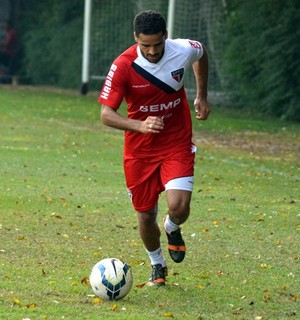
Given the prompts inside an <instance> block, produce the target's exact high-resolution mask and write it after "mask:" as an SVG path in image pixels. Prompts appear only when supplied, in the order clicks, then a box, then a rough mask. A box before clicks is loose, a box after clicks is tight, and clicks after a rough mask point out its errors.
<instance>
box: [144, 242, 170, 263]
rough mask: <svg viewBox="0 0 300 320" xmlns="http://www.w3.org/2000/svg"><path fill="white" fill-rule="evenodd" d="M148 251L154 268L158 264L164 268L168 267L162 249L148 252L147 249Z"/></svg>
mask: <svg viewBox="0 0 300 320" xmlns="http://www.w3.org/2000/svg"><path fill="white" fill-rule="evenodd" d="M146 251H147V253H148V255H149V258H150V261H151V265H152V266H154V265H156V264H161V265H162V267H165V266H166V265H167V264H166V260H165V258H164V255H163V253H162V250H161V247H159V248H158V249H157V250H155V251H148V250H147V249H146Z"/></svg>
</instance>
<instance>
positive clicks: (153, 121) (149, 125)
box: [142, 116, 164, 133]
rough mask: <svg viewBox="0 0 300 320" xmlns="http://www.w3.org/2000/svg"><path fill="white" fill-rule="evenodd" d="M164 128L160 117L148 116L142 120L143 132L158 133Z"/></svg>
mask: <svg viewBox="0 0 300 320" xmlns="http://www.w3.org/2000/svg"><path fill="white" fill-rule="evenodd" d="M163 128H164V122H163V120H162V119H161V118H160V117H152V116H149V117H148V118H147V119H146V120H145V121H143V125H142V132H143V133H160V131H161V130H162V129H163Z"/></svg>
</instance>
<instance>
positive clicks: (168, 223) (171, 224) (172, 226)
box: [164, 215, 179, 234]
mask: <svg viewBox="0 0 300 320" xmlns="http://www.w3.org/2000/svg"><path fill="white" fill-rule="evenodd" d="M164 227H165V230H166V232H167V233H168V234H171V233H172V232H173V231H176V230H177V229H178V227H179V226H178V225H177V224H175V223H174V222H172V221H171V219H170V217H169V215H167V216H166V219H165V223H164Z"/></svg>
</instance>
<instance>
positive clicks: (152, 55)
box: [134, 32, 167, 63]
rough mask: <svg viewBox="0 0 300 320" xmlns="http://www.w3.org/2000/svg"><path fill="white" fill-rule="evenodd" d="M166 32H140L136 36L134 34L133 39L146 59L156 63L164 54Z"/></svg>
mask: <svg viewBox="0 0 300 320" xmlns="http://www.w3.org/2000/svg"><path fill="white" fill-rule="evenodd" d="M166 38H167V33H166V34H164V35H163V34H162V33H161V32H160V33H157V34H143V33H140V34H139V35H138V36H136V34H134V39H135V41H136V42H137V44H138V45H139V47H140V49H141V53H142V55H143V56H144V58H146V59H147V60H148V61H150V62H152V63H157V62H158V61H159V60H160V59H161V58H162V56H163V54H164V49H165V40H166Z"/></svg>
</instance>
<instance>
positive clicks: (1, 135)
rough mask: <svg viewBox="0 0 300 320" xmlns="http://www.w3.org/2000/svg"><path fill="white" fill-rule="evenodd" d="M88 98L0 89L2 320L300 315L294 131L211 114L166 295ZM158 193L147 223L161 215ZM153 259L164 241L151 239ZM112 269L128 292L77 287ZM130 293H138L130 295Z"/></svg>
mask: <svg viewBox="0 0 300 320" xmlns="http://www.w3.org/2000/svg"><path fill="white" fill-rule="evenodd" d="M96 100H97V98H96V96H94V95H90V96H87V97H81V96H80V95H78V94H74V93H69V92H67V93H66V92H60V91H57V92H49V91H43V90H36V89H30V90H24V89H10V90H9V89H8V87H2V88H1V90H0V165H1V175H0V219H1V220H0V318H1V319H8V320H11V319H12V320H14V319H16V320H21V319H31V320H37V319H49V320H50V319H51V320H52V319H55V320H56V319H72V320H73V319H110V318H117V319H164V318H172V317H173V318H175V319H222V320H225V319H230V320H231V319H239V320H240V319H252V320H259V319H296V318H297V317H299V316H300V311H299V310H300V308H299V295H300V282H299V263H300V253H299V252H300V250H299V240H300V236H299V233H300V222H299V219H300V210H299V209H300V207H299V201H300V199H299V182H300V170H299V145H300V138H299V136H300V135H299V134H300V128H299V125H297V124H293V123H287V122H282V121H278V120H274V119H265V120H262V118H256V119H251V118H250V117H249V116H246V115H244V114H243V112H239V113H237V112H236V111H232V110H230V109H224V108H214V109H213V112H212V114H211V118H210V119H209V120H208V121H207V122H201V123H200V122H196V121H195V122H194V129H195V134H194V135H195V141H196V142H197V145H198V152H197V158H196V167H195V169H196V170H195V177H196V183H195V191H194V194H193V201H192V204H191V216H190V219H189V220H188V221H187V223H186V224H185V225H184V226H183V229H182V231H183V235H184V238H185V240H186V244H187V247H188V252H187V256H186V260H185V261H184V262H183V263H181V264H174V263H172V261H171V260H170V258H169V257H168V256H167V253H166V257H167V261H168V265H169V277H168V283H167V286H166V287H165V288H159V289H157V288H149V287H146V286H143V287H142V285H141V284H143V283H144V282H145V281H146V279H147V278H148V276H149V271H150V265H149V261H148V258H147V257H146V254H145V251H144V248H143V245H142V243H141V240H140V239H139V236H138V232H137V222H136V215H135V213H134V211H133V209H132V207H131V204H130V202H129V199H128V197H127V194H126V189H125V185H124V178H123V171H122V144H123V135H122V133H121V132H118V131H116V130H111V129H108V128H104V127H103V126H102V124H101V123H100V121H99V119H98V118H99V106H98V104H97V102H96ZM166 210H167V208H166V205H165V198H164V194H162V197H161V200H160V216H159V219H160V220H159V221H161V218H162V217H163V215H164V214H165V213H166ZM162 243H163V246H164V248H165V246H166V239H165V237H164V236H163V237H162ZM106 257H117V258H121V259H124V260H125V261H127V262H128V263H129V264H130V265H131V266H132V270H133V275H134V286H133V288H132V290H131V292H130V293H129V295H128V296H127V297H125V298H124V299H123V300H121V301H118V302H112V303H111V302H100V303H95V302H96V301H95V300H94V297H93V296H92V291H91V289H90V287H89V285H88V284H86V283H85V281H84V280H85V279H86V278H88V276H89V273H90V271H91V268H92V267H93V265H94V264H95V263H96V262H97V261H98V260H100V259H102V258H106ZM140 287H141V288H140Z"/></svg>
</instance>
